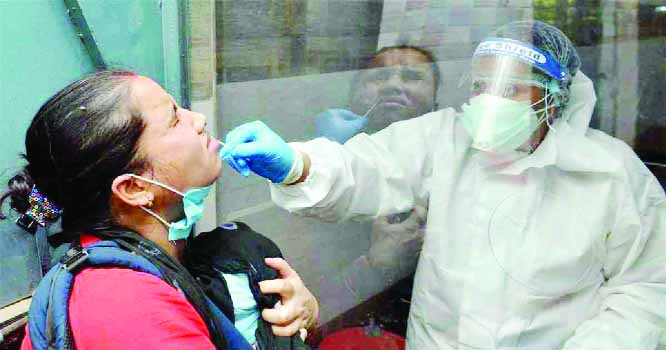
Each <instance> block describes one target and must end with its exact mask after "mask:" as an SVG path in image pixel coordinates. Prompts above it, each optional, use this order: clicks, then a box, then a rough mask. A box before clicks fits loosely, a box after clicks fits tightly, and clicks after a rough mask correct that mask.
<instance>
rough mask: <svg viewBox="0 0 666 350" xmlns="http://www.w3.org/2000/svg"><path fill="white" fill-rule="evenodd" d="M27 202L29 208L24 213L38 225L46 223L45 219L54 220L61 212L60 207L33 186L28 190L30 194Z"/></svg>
mask: <svg viewBox="0 0 666 350" xmlns="http://www.w3.org/2000/svg"><path fill="white" fill-rule="evenodd" d="M28 203H29V204H30V208H29V209H28V211H27V212H26V213H25V215H27V216H29V217H31V218H32V219H33V220H35V221H36V222H37V223H38V224H39V225H40V226H44V225H46V220H49V221H53V220H56V219H57V218H58V217H60V215H61V214H62V209H60V208H59V207H58V206H57V205H55V203H53V202H51V201H50V200H49V199H48V198H46V196H45V195H43V194H41V193H39V191H38V190H37V187H34V186H33V187H32V191H30V196H28Z"/></svg>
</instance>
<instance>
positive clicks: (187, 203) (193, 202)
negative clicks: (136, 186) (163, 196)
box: [128, 174, 212, 243]
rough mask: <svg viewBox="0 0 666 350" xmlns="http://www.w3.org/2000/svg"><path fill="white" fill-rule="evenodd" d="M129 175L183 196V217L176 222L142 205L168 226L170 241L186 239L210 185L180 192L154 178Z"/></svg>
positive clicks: (201, 209)
mask: <svg viewBox="0 0 666 350" xmlns="http://www.w3.org/2000/svg"><path fill="white" fill-rule="evenodd" d="M128 175H129V176H131V177H134V178H137V179H141V180H143V181H146V182H149V183H151V184H153V185H157V186H160V187H162V188H165V189H167V190H169V191H171V192H174V193H176V194H178V195H180V196H181V197H183V210H184V211H185V217H184V218H182V219H181V220H178V221H176V222H167V221H166V220H164V219H163V218H162V217H161V216H159V215H157V214H156V213H155V212H154V211H152V210H150V209H148V208H146V207H144V206H142V207H141V209H143V210H144V211H145V212H147V213H148V214H150V215H152V216H153V217H154V218H155V219H157V220H158V221H160V222H161V223H163V224H164V225H165V226H166V227H168V228H169V236H168V239H169V241H170V242H171V243H174V242H175V241H177V240H181V239H186V238H188V237H189V236H190V234H191V233H192V227H193V226H194V224H195V223H196V222H197V221H199V219H201V216H202V215H203V211H204V201H205V199H206V197H207V196H208V193H210V189H211V188H212V185H209V186H206V187H195V188H191V189H189V190H187V192H185V193H182V192H180V191H178V190H176V189H175V188H173V187H171V186H168V185H165V184H163V183H160V182H158V181H155V180H151V179H147V178H145V177H143V176H139V175H134V174H128Z"/></svg>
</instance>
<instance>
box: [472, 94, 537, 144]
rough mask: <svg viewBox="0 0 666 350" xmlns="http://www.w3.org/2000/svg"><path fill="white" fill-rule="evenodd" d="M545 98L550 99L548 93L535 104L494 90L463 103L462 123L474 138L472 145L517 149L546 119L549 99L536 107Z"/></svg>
mask: <svg viewBox="0 0 666 350" xmlns="http://www.w3.org/2000/svg"><path fill="white" fill-rule="evenodd" d="M541 101H546V102H547V101H548V96H546V97H545V98H543V99H541V100H540V101H538V102H536V103H534V104H531V105H530V104H529V103H527V102H518V101H514V100H511V99H508V98H504V97H498V96H495V95H490V94H480V95H478V96H475V97H472V98H471V99H470V100H469V103H466V104H464V105H463V106H462V110H463V118H462V124H463V127H464V128H465V129H466V130H467V132H469V134H470V135H471V137H472V139H473V142H472V147H474V148H476V149H479V150H481V151H486V152H497V153H506V152H510V151H514V150H517V149H518V148H519V147H520V146H521V145H523V144H524V143H525V142H527V141H528V140H529V139H530V136H532V134H533V133H534V131H536V130H537V128H538V127H539V125H541V123H543V122H544V120H546V117H547V113H542V112H544V111H547V109H548V104H547V103H546V107H545V108H543V109H540V110H538V111H535V110H534V109H533V108H532V107H534V106H535V105H537V104H539V103H541ZM538 115H542V117H538Z"/></svg>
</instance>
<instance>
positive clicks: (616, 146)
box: [587, 128, 661, 192]
mask: <svg viewBox="0 0 666 350" xmlns="http://www.w3.org/2000/svg"><path fill="white" fill-rule="evenodd" d="M587 137H588V138H589V139H590V140H592V141H593V142H594V143H596V144H597V145H599V146H601V147H603V148H604V149H605V150H606V151H607V152H608V154H609V155H610V156H611V157H612V158H613V159H615V160H616V161H617V162H618V167H617V169H616V171H615V172H614V173H615V175H616V178H618V179H620V180H621V182H622V183H625V184H626V185H628V186H630V187H631V188H633V189H634V190H638V189H640V188H642V189H643V190H647V188H650V189H653V190H654V189H656V190H661V187H660V186H659V184H658V181H657V179H656V177H655V176H654V175H653V174H652V172H650V170H649V169H648V168H647V166H646V165H645V164H644V163H643V161H642V160H641V159H640V158H639V157H638V155H637V154H636V152H634V150H633V149H632V148H631V147H630V146H629V145H628V144H627V143H626V142H625V141H623V140H620V139H618V138H616V137H613V136H610V135H608V134H606V133H605V132H603V131H600V130H596V129H592V128H590V129H588V131H587ZM641 192H642V191H641Z"/></svg>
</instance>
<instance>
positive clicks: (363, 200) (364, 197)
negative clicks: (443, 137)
mask: <svg viewBox="0 0 666 350" xmlns="http://www.w3.org/2000/svg"><path fill="white" fill-rule="evenodd" d="M453 115H454V111H453V109H445V110H440V111H437V112H433V113H429V114H426V115H424V116H421V117H418V118H413V119H410V120H404V121H400V122H396V123H394V124H392V125H391V126H389V127H388V128H386V129H384V130H381V131H380V132H378V133H376V134H373V135H367V134H359V135H357V136H355V137H354V138H352V139H350V140H349V141H347V142H346V143H345V144H344V145H340V144H338V143H336V142H332V141H329V140H327V139H324V138H318V139H314V140H312V141H308V142H304V143H291V145H292V147H294V148H296V149H298V150H299V151H300V152H303V153H306V154H308V156H309V157H310V160H311V166H310V173H309V175H308V177H307V179H306V180H305V181H303V182H302V183H299V184H296V185H287V186H285V185H275V184H271V197H272V199H273V201H274V202H275V203H276V204H277V205H278V206H280V207H282V208H284V209H287V210H288V211H290V212H296V213H299V214H302V215H306V216H314V217H317V218H319V219H321V220H324V221H328V222H335V221H344V220H347V219H361V218H376V217H378V216H381V215H387V214H393V213H399V212H404V211H407V210H409V209H411V208H412V207H413V204H414V200H415V199H417V198H418V199H421V198H424V197H425V196H426V195H427V190H426V188H425V186H424V183H425V182H426V181H424V179H426V178H429V176H430V174H431V172H432V156H431V155H432V152H433V149H434V147H435V142H436V141H437V140H438V136H437V135H438V134H440V133H441V132H442V129H443V128H444V127H447V125H453V122H452V119H453Z"/></svg>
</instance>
